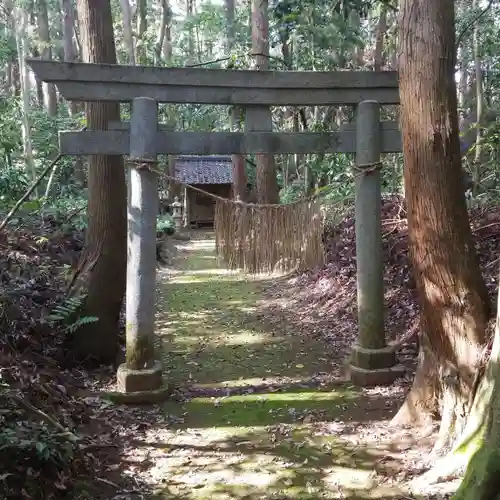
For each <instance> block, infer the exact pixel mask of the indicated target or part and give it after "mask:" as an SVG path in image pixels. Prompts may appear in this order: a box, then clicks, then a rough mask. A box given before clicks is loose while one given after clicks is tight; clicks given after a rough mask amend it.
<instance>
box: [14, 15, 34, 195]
mask: <svg viewBox="0 0 500 500" xmlns="http://www.w3.org/2000/svg"><path fill="white" fill-rule="evenodd" d="M14 18H15V26H16V29H15V30H14V32H15V37H16V48H17V59H18V61H19V76H20V81H21V96H22V103H23V107H22V120H21V133H22V137H23V151H24V158H25V161H26V167H27V170H28V175H29V176H31V180H32V181H33V182H34V181H35V179H36V177H37V175H36V168H35V162H34V160H33V147H32V143H31V126H30V118H29V113H30V81H29V70H28V66H27V65H26V61H25V59H26V57H27V56H28V42H27V40H26V38H27V36H28V35H27V28H28V15H27V13H26V11H25V10H24V9H23V8H22V7H16V9H15V14H14ZM33 192H34V195H35V197H36V198H38V187H36V188H35V190H34V191H33Z"/></svg>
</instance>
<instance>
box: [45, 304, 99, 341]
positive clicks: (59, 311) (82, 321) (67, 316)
mask: <svg viewBox="0 0 500 500" xmlns="http://www.w3.org/2000/svg"><path fill="white" fill-rule="evenodd" d="M85 297H86V296H85V295H80V296H78V297H68V298H66V300H65V301H64V302H62V303H61V304H58V305H57V306H56V307H55V308H54V310H53V311H52V313H51V314H50V315H49V316H47V321H48V323H49V324H50V325H52V326H54V325H58V324H59V325H62V327H63V328H62V331H63V332H64V333H74V332H76V331H77V330H78V329H79V328H81V327H82V326H84V325H88V324H90V323H95V322H96V321H98V320H99V318H97V317H95V316H80V317H78V314H79V312H80V311H81V309H82V307H83V304H84V301H85ZM75 318H76V319H75Z"/></svg>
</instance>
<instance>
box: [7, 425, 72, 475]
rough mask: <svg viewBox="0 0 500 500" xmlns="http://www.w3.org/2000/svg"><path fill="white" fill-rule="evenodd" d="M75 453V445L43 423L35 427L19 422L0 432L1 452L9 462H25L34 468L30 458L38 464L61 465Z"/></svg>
mask: <svg viewBox="0 0 500 500" xmlns="http://www.w3.org/2000/svg"><path fill="white" fill-rule="evenodd" d="M75 451H76V443H74V442H73V441H72V440H70V439H68V437H67V436H66V435H65V436H64V437H63V436H61V434H60V433H55V432H54V431H53V429H50V428H48V427H47V426H46V425H44V424H42V425H40V426H34V425H33V424H32V423H29V422H27V421H25V420H20V421H16V422H10V423H8V424H7V425H4V426H2V427H1V429H0V453H2V455H4V456H8V457H9V459H10V460H12V461H18V462H19V465H21V464H22V463H23V462H24V461H28V465H30V466H33V462H31V461H30V459H31V460H33V459H35V460H36V461H37V462H38V463H43V462H53V463H56V464H58V465H63V464H65V463H68V462H69V461H70V460H71V459H72V458H73V456H74V453H75Z"/></svg>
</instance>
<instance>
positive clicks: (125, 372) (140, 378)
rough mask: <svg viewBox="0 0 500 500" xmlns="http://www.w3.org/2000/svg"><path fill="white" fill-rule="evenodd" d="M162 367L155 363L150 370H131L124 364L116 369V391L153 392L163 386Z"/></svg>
mask: <svg viewBox="0 0 500 500" xmlns="http://www.w3.org/2000/svg"><path fill="white" fill-rule="evenodd" d="M162 371H163V370H162V365H161V363H160V362H159V361H155V362H154V365H153V366H152V367H151V368H145V369H143V370H131V369H130V368H128V367H127V365H126V364H125V363H123V364H121V365H120V366H119V367H118V371H117V373H116V377H117V381H118V390H119V391H121V392H125V393H129V392H144V391H155V390H157V389H160V388H161V387H162V385H163V380H162Z"/></svg>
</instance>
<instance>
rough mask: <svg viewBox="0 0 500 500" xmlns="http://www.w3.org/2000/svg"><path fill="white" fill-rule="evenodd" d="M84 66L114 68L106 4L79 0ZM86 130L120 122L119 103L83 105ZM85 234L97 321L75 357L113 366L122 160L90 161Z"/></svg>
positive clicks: (121, 252) (120, 266)
mask: <svg viewBox="0 0 500 500" xmlns="http://www.w3.org/2000/svg"><path fill="white" fill-rule="evenodd" d="M77 8H78V18H79V21H80V28H81V37H82V47H83V61H84V62H89V63H111V64H116V51H115V42H114V37H113V23H112V17H111V7H110V3H109V0H107V1H105V2H103V1H102V0H78V2H77ZM86 113H87V126H88V128H89V129H91V130H100V129H106V128H107V125H108V122H109V121H111V120H119V119H120V110H119V105H118V104H117V103H94V102H93V103H87V105H86ZM88 187H89V201H88V217H89V222H88V230H87V234H86V238H85V248H84V252H83V256H82V261H81V263H80V269H81V270H82V271H81V272H82V277H83V279H84V282H85V284H86V287H87V290H88V295H87V299H86V303H85V310H84V314H85V315H88V316H96V317H97V318H98V319H99V320H98V321H97V322H95V323H91V324H89V325H86V326H85V327H84V328H82V329H81V330H79V331H78V332H76V334H75V337H74V348H75V354H76V355H77V357H79V358H93V359H96V360H98V361H100V362H102V363H113V362H115V361H116V354H117V347H118V319H119V314H120V309H121V305H122V302H123V296H124V292H125V276H126V265H127V255H126V242H127V240H126V236H127V221H126V207H127V205H126V203H127V195H126V185H125V171H124V168H123V161H122V158H121V157H120V156H92V157H91V158H90V161H89V174H88Z"/></svg>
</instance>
